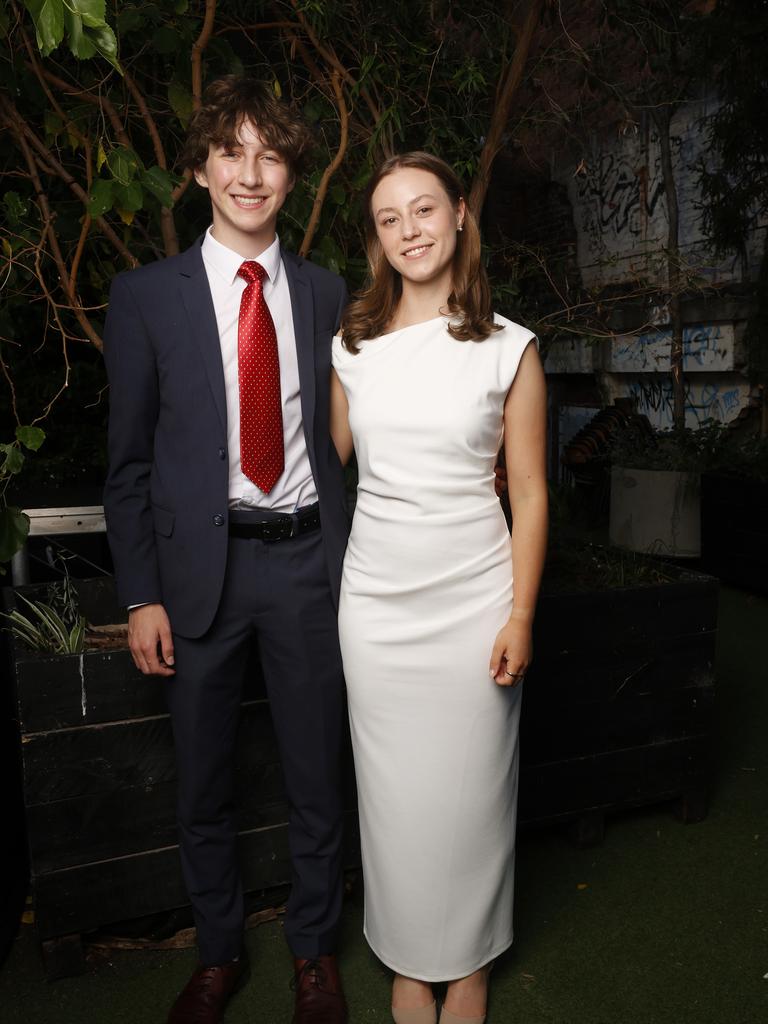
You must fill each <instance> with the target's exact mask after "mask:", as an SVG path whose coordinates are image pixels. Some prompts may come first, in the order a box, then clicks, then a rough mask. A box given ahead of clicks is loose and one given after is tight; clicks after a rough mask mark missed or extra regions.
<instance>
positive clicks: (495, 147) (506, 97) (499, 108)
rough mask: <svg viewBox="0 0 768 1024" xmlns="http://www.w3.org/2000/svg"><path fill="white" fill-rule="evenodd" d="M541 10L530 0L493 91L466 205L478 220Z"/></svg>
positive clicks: (541, 0)
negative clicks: (484, 134)
mask: <svg viewBox="0 0 768 1024" xmlns="http://www.w3.org/2000/svg"><path fill="white" fill-rule="evenodd" d="M543 9H544V0H530V2H529V6H528V13H527V14H526V16H525V20H524V22H523V26H522V28H521V29H520V32H519V35H518V37H517V44H516V46H515V52H514V53H513V54H512V60H511V61H510V62H509V64H507V65H506V66H505V67H504V69H503V70H502V72H501V74H500V75H499V82H498V85H497V87H496V102H495V104H494V107H493V113H492V114H491V123H490V124H489V125H488V134H487V136H486V138H485V144H484V146H483V150H482V152H481V154H480V166H479V167H478V169H477V174H476V176H475V180H474V181H473V183H472V189H471V191H470V193H469V200H468V205H469V208H470V210H471V211H472V213H473V214H474V215H475V217H476V218H477V219H478V220H479V218H480V212H481V210H482V209H483V203H484V202H485V196H486V193H487V191H488V185H489V184H490V181H491V168H492V167H493V161H494V160H495V159H496V155H497V154H498V152H499V150H500V149H501V147H502V146H503V144H504V132H505V131H506V130H507V124H508V122H509V117H510V114H511V113H512V102H513V100H514V98H515V93H516V92H517V89H518V86H519V85H520V82H521V81H522V78H523V71H524V70H525V65H526V63H527V61H528V57H529V55H530V52H531V49H532V46H533V40H534V36H535V34H536V29H537V28H538V25H539V21H540V19H541V13H542V11H543Z"/></svg>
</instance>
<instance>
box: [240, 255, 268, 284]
mask: <svg viewBox="0 0 768 1024" xmlns="http://www.w3.org/2000/svg"><path fill="white" fill-rule="evenodd" d="M237 274H238V277H242V278H244V279H245V280H246V281H247V282H248V284H253V283H254V281H259V282H260V283H261V282H263V281H264V278H265V277H266V276H267V272H266V270H265V269H264V267H262V265H261V264H260V263H257V262H256V260H246V261H245V263H241V264H240V269H239V270H238V272H237Z"/></svg>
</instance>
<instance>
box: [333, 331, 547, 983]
mask: <svg viewBox="0 0 768 1024" xmlns="http://www.w3.org/2000/svg"><path fill="white" fill-rule="evenodd" d="M449 322H450V321H449V318H447V317H439V318H436V319H434V320H430V321H428V322H427V323H422V324H415V325H413V326H411V327H406V328H403V329H402V330H399V331H395V332H393V333H391V334H386V335H383V336H382V337H380V338H376V339H373V340H370V341H364V342H362V343H361V346H360V352H359V353H358V354H356V355H355V354H352V353H349V352H347V351H346V349H344V348H343V347H342V345H341V342H340V340H339V338H335V339H334V342H333V365H334V367H335V369H336V371H337V373H338V375H339V378H340V379H341V382H342V385H343V387H344V390H345V392H346V395H347V398H348V401H349V416H350V425H351V428H352V433H353V437H354V443H355V452H356V454H357V462H358V470H359V484H358V491H357V507H356V509H355V514H354V520H353V524H352V532H351V535H350V538H349V545H348V547H347V552H346V556H345V559H344V573H343V578H342V587H341V604H340V609H339V633H340V638H341V650H342V657H343V660H344V672H345V676H346V680H347V687H348V694H349V715H350V723H351V731H352V743H353V749H354V756H355V771H356V776H357V787H358V795H359V809H360V836H361V844H362V856H363V873H364V880H365V935H366V938H367V940H368V942H369V944H370V946H371V948H372V949H373V951H374V952H375V953H376V954H377V956H378V957H379V958H380V959H381V960H382V961H383V962H384V963H385V964H386V965H387V966H388V967H390V968H392V969H393V970H395V971H397V972H398V973H399V974H403V975H407V976H409V977H412V978H420V979H423V980H425V981H447V980H451V979H453V978H460V977H464V976H465V975H467V974H471V973H472V972H473V971H475V970H477V969H478V968H479V967H482V966H483V965H484V964H486V963H488V961H490V960H492V959H493V958H494V957H496V956H497V955H498V954H499V953H501V952H502V951H503V950H504V949H506V948H507V947H508V946H509V945H510V944H511V942H512V903H513V869H514V840H515V813H516V804H517V776H518V744H517V732H518V721H519V715H520V700H521V693H522V690H521V687H516V688H514V689H512V688H510V687H501V686H498V685H497V684H496V683H495V682H494V681H493V680H492V679H491V678H490V676H489V673H488V664H489V660H490V656H491V649H492V647H493V642H494V640H495V638H496V634H497V632H498V631H499V629H500V628H501V626H502V625H503V624H504V623H505V622H506V621H507V619H508V617H509V613H510V609H511V605H512V554H511V544H510V538H509V533H508V531H507V526H506V522H505V520H504V516H503V514H502V511H501V508H500V505H499V501H498V498H497V497H496V494H495V492H494V473H493V469H494V464H495V461H496V455H497V452H498V450H499V446H500V444H501V440H502V429H503V407H504V401H505V398H506V395H507V392H508V391H509V388H510V385H511V384H512V381H513V378H514V376H515V372H516V370H517V367H518V364H519V362H520V358H521V356H522V354H523V351H524V349H525V348H526V346H527V345H528V343H529V342H530V341H531V340H532V338H533V335H532V334H531V333H530V332H529V331H527V330H525V329H524V328H522V327H520V326H518V325H517V324H514V323H512V322H510V321H509V320H506V319H504V318H503V317H499V316H497V317H496V322H497V323H500V324H503V326H504V329H503V330H501V331H498V332H497V333H495V334H492V335H491V336H490V337H489V338H487V339H486V340H484V341H482V342H471V341H468V342H461V341H456V340H455V339H454V338H452V337H451V335H450V334H449V333H448V330H447V326H448V324H449Z"/></svg>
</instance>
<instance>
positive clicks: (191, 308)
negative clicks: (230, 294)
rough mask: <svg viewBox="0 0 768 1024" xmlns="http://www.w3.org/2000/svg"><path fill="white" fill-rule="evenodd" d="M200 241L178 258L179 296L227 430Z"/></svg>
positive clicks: (214, 326) (218, 350) (217, 346)
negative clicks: (179, 262) (179, 264)
mask: <svg viewBox="0 0 768 1024" xmlns="http://www.w3.org/2000/svg"><path fill="white" fill-rule="evenodd" d="M201 243H202V238H199V239H198V240H197V242H195V243H194V245H192V246H191V247H190V248H189V249H187V250H186V251H185V252H183V253H182V254H181V256H180V257H179V259H180V261H181V268H180V278H179V280H180V285H181V296H182V300H183V302H184V306H185V308H186V311H187V316H188V317H189V325H188V326H189V334H190V336H191V337H192V338H193V339H194V341H195V343H196V344H197V346H198V348H199V349H200V354H201V356H202V357H203V364H204V366H205V372H206V374H207V376H208V383H209V384H210V386H211V391H212V393H213V400H214V402H215V404H216V410H217V412H218V414H219V417H220V419H221V422H222V426H223V427H224V429H225V430H226V429H227V398H226V391H225V386H224V367H223V365H222V361H221V343H220V341H219V328H218V324H217V323H216V313H215V311H214V308H213V299H212V298H211V289H210V286H209V284H208V275H207V274H206V272H205V266H204V264H203V255H202V251H201V248H200V246H201Z"/></svg>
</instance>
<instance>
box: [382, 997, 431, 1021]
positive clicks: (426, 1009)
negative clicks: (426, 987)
mask: <svg viewBox="0 0 768 1024" xmlns="http://www.w3.org/2000/svg"><path fill="white" fill-rule="evenodd" d="M392 1020H394V1022H395V1024H437V1003H436V1002H433V1003H432V1005H431V1006H419V1007H417V1008H416V1009H415V1010H406V1009H405V1008H404V1007H394V1006H393V1007H392Z"/></svg>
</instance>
